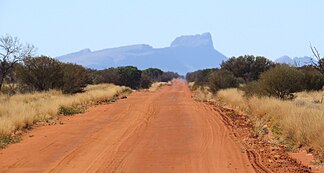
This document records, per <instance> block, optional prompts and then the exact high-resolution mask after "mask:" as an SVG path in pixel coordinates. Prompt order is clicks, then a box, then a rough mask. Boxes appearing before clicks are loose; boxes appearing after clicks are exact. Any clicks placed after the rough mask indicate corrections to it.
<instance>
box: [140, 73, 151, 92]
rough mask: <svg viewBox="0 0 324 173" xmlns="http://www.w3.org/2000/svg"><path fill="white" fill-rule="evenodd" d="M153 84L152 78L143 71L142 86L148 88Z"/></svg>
mask: <svg viewBox="0 0 324 173" xmlns="http://www.w3.org/2000/svg"><path fill="white" fill-rule="evenodd" d="M151 85H152V80H151V78H150V77H148V76H146V75H143V73H142V77H141V81H140V88H143V89H147V88H150V87H151Z"/></svg>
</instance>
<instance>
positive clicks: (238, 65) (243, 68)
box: [221, 55, 274, 82]
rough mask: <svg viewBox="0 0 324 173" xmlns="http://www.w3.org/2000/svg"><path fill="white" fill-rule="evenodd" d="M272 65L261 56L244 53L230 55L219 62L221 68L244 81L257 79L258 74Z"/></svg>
mask: <svg viewBox="0 0 324 173" xmlns="http://www.w3.org/2000/svg"><path fill="white" fill-rule="evenodd" d="M271 67H274V63H273V62H271V61H270V60H269V59H267V58H265V57H262V56H256V57H255V56H253V55H244V56H239V57H237V58H236V57H232V58H230V59H228V60H227V61H224V62H223V63H222V64H221V68H222V69H223V70H227V71H230V72H232V73H233V74H234V76H235V77H237V78H243V79H244V80H245V82H251V81H254V80H258V79H259V77H260V74H262V73H263V72H265V71H267V70H269V69H270V68H271Z"/></svg>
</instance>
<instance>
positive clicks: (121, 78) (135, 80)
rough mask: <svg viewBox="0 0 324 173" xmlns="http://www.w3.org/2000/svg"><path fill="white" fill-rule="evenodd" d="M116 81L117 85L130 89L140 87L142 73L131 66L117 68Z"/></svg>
mask: <svg viewBox="0 0 324 173" xmlns="http://www.w3.org/2000/svg"><path fill="white" fill-rule="evenodd" d="M116 70H117V74H118V81H117V82H116V84H117V85H122V86H127V87H130V88H132V89H137V88H139V87H140V82H141V76H142V71H141V70H139V69H137V67H133V66H125V67H118V68H117V69H116Z"/></svg>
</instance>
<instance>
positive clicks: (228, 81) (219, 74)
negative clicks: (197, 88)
mask: <svg viewBox="0 0 324 173" xmlns="http://www.w3.org/2000/svg"><path fill="white" fill-rule="evenodd" d="M208 86H209V88H210V90H211V91H212V92H213V93H216V92H217V91H218V90H220V89H225V88H236V87H238V86H239V82H238V80H237V78H236V77H235V76H234V75H233V73H231V72H229V71H226V70H219V71H215V72H213V73H211V74H210V75H209V83H208Z"/></svg>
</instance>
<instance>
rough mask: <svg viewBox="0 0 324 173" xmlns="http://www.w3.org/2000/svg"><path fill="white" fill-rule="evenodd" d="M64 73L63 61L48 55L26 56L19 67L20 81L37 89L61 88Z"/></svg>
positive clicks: (18, 75) (18, 76)
mask: <svg viewBox="0 0 324 173" xmlns="http://www.w3.org/2000/svg"><path fill="white" fill-rule="evenodd" d="M63 75H64V73H63V71H62V67H61V63H60V62H59V61H57V60H55V59H53V58H50V57H46V56H40V57H35V58H32V57H28V58H25V59H24V61H23V66H19V67H18V68H17V78H18V81H20V83H22V84H25V85H27V86H29V87H30V88H31V89H32V90H36V91H44V90H45V91H46V90H49V89H61V88H62V86H63Z"/></svg>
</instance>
